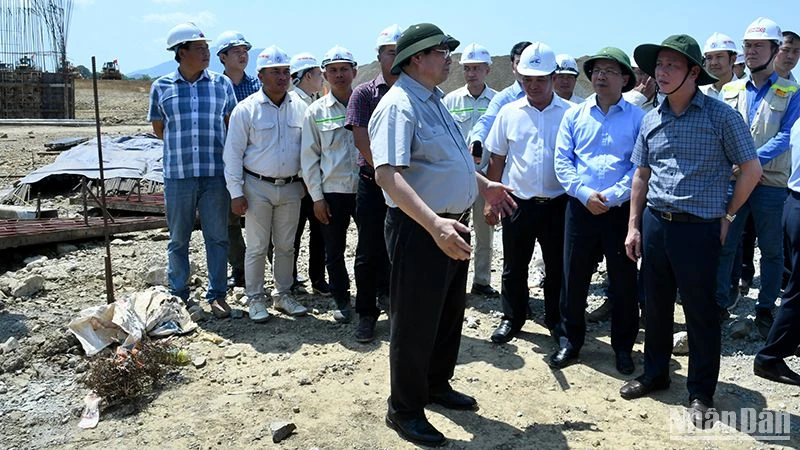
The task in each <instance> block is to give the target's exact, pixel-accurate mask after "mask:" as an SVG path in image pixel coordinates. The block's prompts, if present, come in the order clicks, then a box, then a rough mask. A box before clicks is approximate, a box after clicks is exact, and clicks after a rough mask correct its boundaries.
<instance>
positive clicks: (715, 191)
mask: <svg viewBox="0 0 800 450" xmlns="http://www.w3.org/2000/svg"><path fill="white" fill-rule="evenodd" d="M633 56H634V58H635V59H636V62H637V63H638V64H639V67H640V68H641V69H642V70H644V71H645V72H646V73H647V74H649V75H650V76H652V77H654V78H655V79H656V82H657V83H658V87H659V89H660V90H661V92H663V93H664V94H665V95H666V99H665V100H664V102H663V103H662V104H660V105H659V106H658V108H656V109H653V110H652V111H650V112H648V113H647V114H646V115H645V116H644V119H642V124H641V128H640V131H639V136H638V138H637V140H636V144H635V146H634V149H633V154H632V156H631V161H633V163H634V164H635V165H636V166H638V167H637V169H636V172H635V174H634V177H633V185H632V190H631V211H630V220H629V223H628V236H627V237H626V239H625V250H626V253H627V254H628V257H629V258H631V259H632V260H633V261H636V260H638V258H639V257H642V265H641V271H642V280H643V283H644V293H645V317H646V318H647V327H646V328H645V340H644V374H642V375H641V376H639V377H638V378H636V379H634V380H631V381H629V382H627V383H626V384H625V385H624V386H622V388H621V389H620V396H621V397H622V398H625V399H628V400H631V399H635V398H639V397H642V396H644V395H647V394H649V393H650V392H652V391H656V390H661V389H667V388H668V387H669V384H670V373H669V372H670V367H669V362H670V355H671V353H672V327H673V313H674V308H675V294H676V290H677V289H680V291H681V299H682V300H683V301H682V302H681V303H682V305H683V310H684V313H685V314H686V327H687V331H688V333H689V373H688V377H687V381H686V387H687V389H688V391H689V402H690V408H689V415H690V418H691V421H692V422H693V423H694V425H695V426H697V427H702V428H706V427H708V426H710V425H712V426H713V423H712V420H713V417H714V415H713V414H709V409H711V408H713V397H714V391H715V390H716V387H717V379H718V377H719V364H720V356H719V353H720V323H719V320H718V315H717V305H716V300H715V296H714V292H715V288H716V272H717V264H718V260H719V254H720V249H721V247H722V242H724V240H725V235H726V233H727V230H728V226H729V225H730V223H731V222H733V219H734V217H735V215H736V211H738V209H739V207H741V206H742V204H743V203H744V202H745V200H747V197H748V196H749V195H750V192H751V191H752V190H753V187H754V186H755V185H756V183H758V180H759V178H760V177H761V165H760V164H759V162H758V159H757V157H756V152H755V146H754V144H753V139H752V138H751V137H750V131H749V130H748V128H747V125H746V124H745V123H744V120H742V118H741V116H740V115H739V114H737V113H736V111H735V110H734V109H733V108H731V107H729V106H727V105H725V104H724V103H722V102H720V101H718V100H716V99H713V98H711V97H708V96H707V95H705V94H703V93H702V92H701V91H700V90H699V89H698V86H699V85H705V84H709V83H713V82H714V81H716V78H714V77H713V76H711V75H710V74H709V73H708V72H706V70H705V69H704V68H703V55H702V53H701V51H700V46H699V45H698V44H697V41H695V40H694V39H693V38H692V37H690V36H687V35H684V34H680V35H674V36H670V37H668V38H667V39H665V40H664V42H663V43H662V44H661V45H657V44H644V45H640V46H638V47H637V48H636V50H634V53H633ZM734 164H736V165H738V166H739V167H740V168H741V176H740V177H739V182H737V183H736V190H735V192H734V194H733V197H732V198H731V199H730V201H728V198H727V187H728V180H729V178H730V175H731V167H732V166H733V165H734ZM645 204H646V206H647V208H646V209H645Z"/></svg>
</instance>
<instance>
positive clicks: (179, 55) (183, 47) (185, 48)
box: [175, 42, 191, 64]
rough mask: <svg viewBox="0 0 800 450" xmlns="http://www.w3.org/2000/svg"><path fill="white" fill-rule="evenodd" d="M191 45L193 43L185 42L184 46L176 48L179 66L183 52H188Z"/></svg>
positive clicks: (176, 59)
mask: <svg viewBox="0 0 800 450" xmlns="http://www.w3.org/2000/svg"><path fill="white" fill-rule="evenodd" d="M189 45H191V42H184V43H183V44H180V45H178V46H177V47H175V61H178V63H179V64H180V62H181V53H180V52H181V50H188V49H189Z"/></svg>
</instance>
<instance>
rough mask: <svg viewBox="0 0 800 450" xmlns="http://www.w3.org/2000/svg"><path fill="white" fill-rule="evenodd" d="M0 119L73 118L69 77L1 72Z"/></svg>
mask: <svg viewBox="0 0 800 450" xmlns="http://www.w3.org/2000/svg"><path fill="white" fill-rule="evenodd" d="M0 118H2V119H74V118H75V82H74V80H73V78H72V76H71V75H70V74H64V73H51V72H40V71H37V70H27V69H24V70H23V69H17V70H0Z"/></svg>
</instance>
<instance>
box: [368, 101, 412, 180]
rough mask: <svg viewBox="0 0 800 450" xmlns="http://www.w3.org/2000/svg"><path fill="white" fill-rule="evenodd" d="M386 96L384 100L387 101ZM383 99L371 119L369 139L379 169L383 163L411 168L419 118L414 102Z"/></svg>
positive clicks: (373, 157) (376, 166) (374, 160)
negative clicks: (415, 113) (417, 117)
mask: <svg viewBox="0 0 800 450" xmlns="http://www.w3.org/2000/svg"><path fill="white" fill-rule="evenodd" d="M387 99H388V97H384V98H383V100H387ZM383 100H382V101H381V103H380V104H378V108H377V109H376V110H375V112H374V113H373V114H372V118H371V119H370V121H369V128H368V130H369V139H370V147H371V148H372V160H373V162H374V164H375V168H376V169H377V168H378V167H380V166H382V165H386V164H388V165H390V166H394V167H408V166H409V165H410V164H411V144H412V142H413V140H414V130H415V129H416V126H417V120H416V118H415V117H414V110H413V109H412V107H411V105H410V104H407V103H404V102H402V101H397V100H398V99H396V98H395V99H394V101H386V102H384V101H383Z"/></svg>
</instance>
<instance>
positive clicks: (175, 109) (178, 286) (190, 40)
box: [147, 23, 236, 318]
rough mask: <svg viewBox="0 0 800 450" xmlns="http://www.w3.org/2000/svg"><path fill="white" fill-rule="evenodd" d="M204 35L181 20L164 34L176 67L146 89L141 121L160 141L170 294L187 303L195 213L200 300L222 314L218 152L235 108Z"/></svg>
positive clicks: (223, 238) (223, 234) (223, 216)
mask: <svg viewBox="0 0 800 450" xmlns="http://www.w3.org/2000/svg"><path fill="white" fill-rule="evenodd" d="M209 42H211V39H207V38H206V37H205V35H204V34H203V32H202V31H201V30H200V29H199V28H198V27H197V26H196V25H195V24H193V23H183V24H180V25H177V26H175V27H174V28H172V29H171V30H170V31H169V33H168V34H167V50H169V51H172V52H174V53H175V61H177V62H178V68H177V70H175V72H172V73H170V74H167V75H164V76H163V77H160V78H158V79H157V80H156V81H154V82H153V84H152V86H151V87H150V109H149V111H148V113H147V120H148V121H150V122H151V123H152V125H153V131H154V132H155V134H156V136H158V137H159V138H161V139H163V140H164V162H163V165H164V203H165V206H166V209H167V226H168V227H169V244H168V245H167V256H168V263H167V278H168V279H169V290H170V293H172V295H175V296H177V297H180V298H181V299H182V300H183V301H184V302H185V303H186V305H187V307H188V308H189V310H190V312H192V309H194V308H197V305H196V303H194V301H193V300H191V299H190V298H189V290H190V286H189V240H190V239H191V237H192V230H194V224H195V218H196V216H197V215H198V212H199V217H200V224H201V226H202V230H203V239H204V241H205V247H206V263H207V265H208V291H207V293H206V300H208V303H209V305H210V306H211V312H212V313H213V314H214V316H215V317H218V318H221V317H229V316H230V311H231V309H230V307H229V306H228V304H227V303H226V301H225V295H226V293H227V290H228V289H227V280H226V279H227V276H226V274H227V264H226V259H227V258H226V257H227V253H228V233H227V228H228V226H227V223H228V220H227V218H228V214H227V211H228V210H229V209H230V197H229V196H228V194H227V191H226V190H225V177H224V172H223V162H222V150H223V147H224V145H225V134H226V126H227V123H228V118H229V117H230V114H231V112H232V111H233V108H234V106H236V96H235V94H234V92H233V85H232V84H231V81H230V80H229V79H228V78H227V77H225V76H222V75H221V74H218V73H215V72H210V71H209V70H208V64H209V61H210V56H211V52H210V51H209V48H208V43H209Z"/></svg>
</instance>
